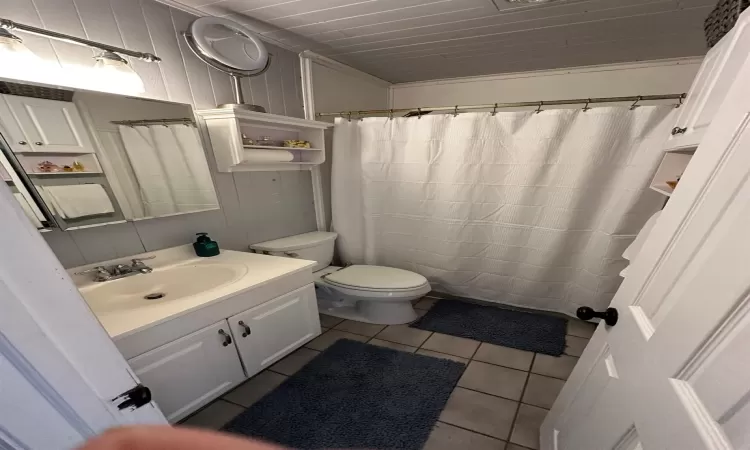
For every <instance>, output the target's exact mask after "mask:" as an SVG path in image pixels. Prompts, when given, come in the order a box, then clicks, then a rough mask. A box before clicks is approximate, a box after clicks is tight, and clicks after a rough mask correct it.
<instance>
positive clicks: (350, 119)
mask: <svg viewBox="0 0 750 450" xmlns="http://www.w3.org/2000/svg"><path fill="white" fill-rule="evenodd" d="M348 116H349V122H351V121H352V112H351V111H349V114H348Z"/></svg>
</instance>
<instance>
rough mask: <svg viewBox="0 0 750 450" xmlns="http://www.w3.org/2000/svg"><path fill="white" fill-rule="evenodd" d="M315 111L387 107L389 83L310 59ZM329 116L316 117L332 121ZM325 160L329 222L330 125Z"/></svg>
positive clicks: (328, 217)
mask: <svg viewBox="0 0 750 450" xmlns="http://www.w3.org/2000/svg"><path fill="white" fill-rule="evenodd" d="M312 61H313V64H312V84H313V93H314V98H315V111H316V112H324V111H353V110H366V109H385V108H388V97H389V93H390V92H389V87H390V83H388V82H386V81H383V80H379V79H377V78H375V77H373V76H371V75H368V74H366V73H364V72H360V71H359V70H356V69H352V68H344V67H342V66H341V65H340V64H326V62H325V60H322V59H312ZM333 119H334V118H333V117H323V118H320V119H318V120H323V121H329V122H333ZM325 135H326V162H325V163H324V164H323V165H322V166H321V167H320V175H321V181H322V183H323V199H324V202H325V216H326V217H325V223H326V225H330V223H331V162H332V161H333V154H332V144H333V129H328V130H326V133H325Z"/></svg>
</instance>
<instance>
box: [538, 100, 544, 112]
mask: <svg viewBox="0 0 750 450" xmlns="http://www.w3.org/2000/svg"><path fill="white" fill-rule="evenodd" d="M542 106H544V102H539V107H538V108H537V109H536V113H537V114H539V113H540V112H542Z"/></svg>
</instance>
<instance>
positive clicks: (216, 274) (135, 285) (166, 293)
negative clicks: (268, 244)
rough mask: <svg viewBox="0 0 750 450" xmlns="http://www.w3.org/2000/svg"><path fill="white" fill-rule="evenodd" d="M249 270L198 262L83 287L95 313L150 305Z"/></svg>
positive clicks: (198, 291) (187, 294) (218, 283)
mask: <svg viewBox="0 0 750 450" xmlns="http://www.w3.org/2000/svg"><path fill="white" fill-rule="evenodd" d="M246 273H247V267H246V266H242V265H229V264H197V265H189V266H173V267H165V268H161V269H156V270H154V271H153V272H151V273H148V274H138V275H133V276H130V277H127V278H121V279H119V280H113V281H105V282H102V283H97V284H94V285H91V286H87V287H85V288H82V289H81V294H83V297H84V298H85V299H86V302H88V304H89V306H91V309H92V310H93V311H94V313H112V312H121V311H133V310H136V309H141V308H149V307H153V306H155V305H161V304H164V303H167V302H176V301H179V300H181V299H184V298H186V297H191V296H195V295H199V294H202V293H206V292H208V291H211V290H212V289H217V288H221V287H225V286H228V285H230V284H232V283H234V282H236V281H238V280H239V279H241V278H242V277H243V276H244V275H245V274H246Z"/></svg>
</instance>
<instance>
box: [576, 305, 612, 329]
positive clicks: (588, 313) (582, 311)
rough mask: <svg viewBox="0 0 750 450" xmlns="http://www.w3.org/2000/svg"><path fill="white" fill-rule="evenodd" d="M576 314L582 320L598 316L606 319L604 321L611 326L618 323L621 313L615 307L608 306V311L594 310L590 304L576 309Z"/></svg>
mask: <svg viewBox="0 0 750 450" xmlns="http://www.w3.org/2000/svg"><path fill="white" fill-rule="evenodd" d="M576 316H578V318H579V319H581V320H591V319H593V318H594V317H598V318H599V319H604V323H606V324H607V325H609V326H610V327H613V326H615V325H617V319H618V318H619V314H618V313H617V310H616V309H615V308H607V310H606V311H602V312H599V311H594V310H593V309H591V308H589V307H588V306H582V307H580V308H578V310H576Z"/></svg>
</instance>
